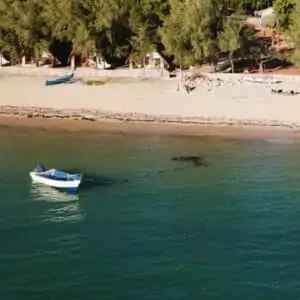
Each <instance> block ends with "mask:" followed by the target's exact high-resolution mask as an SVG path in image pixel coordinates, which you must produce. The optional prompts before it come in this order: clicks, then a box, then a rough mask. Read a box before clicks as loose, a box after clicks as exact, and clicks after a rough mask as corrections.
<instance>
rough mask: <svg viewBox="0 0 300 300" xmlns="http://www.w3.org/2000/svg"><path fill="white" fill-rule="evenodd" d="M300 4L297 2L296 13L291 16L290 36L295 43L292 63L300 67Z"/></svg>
mask: <svg viewBox="0 0 300 300" xmlns="http://www.w3.org/2000/svg"><path fill="white" fill-rule="evenodd" d="M299 16H300V2H299V1H297V3H296V5H295V7H294V11H293V13H292V14H291V24H290V28H289V29H290V30H289V31H290V35H291V37H292V40H293V42H294V46H295V49H294V53H293V55H292V62H293V63H294V64H295V65H296V66H298V67H300V18H299Z"/></svg>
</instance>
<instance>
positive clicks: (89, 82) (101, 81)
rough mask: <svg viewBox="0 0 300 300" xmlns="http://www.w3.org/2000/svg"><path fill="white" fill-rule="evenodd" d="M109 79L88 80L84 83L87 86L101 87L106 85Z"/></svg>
mask: <svg viewBox="0 0 300 300" xmlns="http://www.w3.org/2000/svg"><path fill="white" fill-rule="evenodd" d="M108 81H109V80H108V79H88V80H86V81H85V82H84V83H85V84H86V85H96V86H99V85H104V84H106V83H108Z"/></svg>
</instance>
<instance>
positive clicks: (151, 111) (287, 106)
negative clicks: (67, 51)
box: [0, 76, 300, 127]
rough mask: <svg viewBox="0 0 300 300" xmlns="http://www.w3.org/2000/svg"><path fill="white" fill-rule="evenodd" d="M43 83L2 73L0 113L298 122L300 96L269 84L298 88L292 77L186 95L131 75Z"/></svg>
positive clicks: (171, 84) (170, 83)
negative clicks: (91, 82)
mask: <svg viewBox="0 0 300 300" xmlns="http://www.w3.org/2000/svg"><path fill="white" fill-rule="evenodd" d="M222 78H224V76H223V77H222ZM228 78H229V77H228ZM44 83H45V78H43V77H16V76H15V77H12V76H6V77H2V78H1V80H0V93H1V97H0V106H2V112H3V106H18V107H33V106H34V107H36V108H53V109H57V110H64V111H68V110H88V111H89V112H86V114H91V112H93V111H95V110H99V111H104V112H106V113H107V114H109V113H111V114H113V113H118V114H133V115H131V116H132V118H134V114H143V115H147V116H148V117H149V119H151V116H152V117H153V119H154V120H156V121H160V120H161V119H162V118H163V119H164V121H166V120H168V119H170V120H172V121H176V120H177V121H179V122H183V121H184V120H189V122H190V121H193V122H194V123H199V124H200V123H201V124H203V123H209V124H215V125H218V124H219V125H225V124H228V125H232V124H237V125H282V126H289V127H298V126H300V95H296V96H284V95H276V94H275V95H274V94H272V93H271V89H272V88H278V87H280V88H283V89H284V90H290V89H293V90H294V91H300V84H299V83H298V82H297V80H293V81H292V80H289V79H286V80H285V82H284V83H282V84H276V85H272V84H270V85H265V84H250V83H245V82H243V83H239V82H237V81H234V82H233V83H231V84H230V83H227V84H225V85H224V86H221V87H215V88H214V89H212V90H211V91H209V90H208V89H207V88H206V87H197V88H196V89H195V90H194V91H192V92H191V93H190V94H184V93H183V92H177V91H176V88H177V83H178V81H177V80H154V79H153V80H149V81H148V80H145V81H138V80H134V79H133V80H129V81H127V82H120V83H118V81H117V80H114V82H112V83H107V84H105V85H103V86H86V85H83V84H82V83H80V82H77V83H74V84H69V85H59V86H53V87H46V86H45V85H44ZM6 111H7V110H6ZM31 111H34V110H33V109H31ZM0 112H1V109H0ZM45 112H47V110H45ZM107 114H106V115H107ZM137 119H138V118H137Z"/></svg>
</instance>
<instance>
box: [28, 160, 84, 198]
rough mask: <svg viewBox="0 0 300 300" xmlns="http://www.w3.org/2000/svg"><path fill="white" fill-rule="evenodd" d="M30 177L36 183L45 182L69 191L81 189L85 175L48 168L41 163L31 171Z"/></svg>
mask: <svg viewBox="0 0 300 300" xmlns="http://www.w3.org/2000/svg"><path fill="white" fill-rule="evenodd" d="M30 177H31V179H32V181H33V182H35V183H40V184H44V185H47V186H50V187H53V188H57V189H61V190H64V191H67V192H76V191H77V190H78V189H79V186H80V184H81V181H82V178H83V175H82V174H69V173H66V172H64V171H60V170H57V169H49V170H46V168H45V167H44V166H43V165H40V164H39V165H38V166H37V167H36V169H35V170H33V171H32V172H30Z"/></svg>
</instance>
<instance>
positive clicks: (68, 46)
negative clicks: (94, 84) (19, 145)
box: [0, 0, 300, 66]
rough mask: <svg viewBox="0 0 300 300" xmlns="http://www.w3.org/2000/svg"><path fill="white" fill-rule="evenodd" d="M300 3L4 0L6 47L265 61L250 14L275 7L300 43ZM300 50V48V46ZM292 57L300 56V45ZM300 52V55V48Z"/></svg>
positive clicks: (186, 61) (112, 57) (22, 52)
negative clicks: (249, 21)
mask: <svg viewBox="0 0 300 300" xmlns="http://www.w3.org/2000/svg"><path fill="white" fill-rule="evenodd" d="M299 2H300V0H257V1H254V0H44V1H40V0H0V15H1V19H0V52H1V53H3V54H4V55H5V56H6V57H7V58H9V60H10V61H11V62H13V63H14V62H20V60H21V57H23V56H27V57H28V56H31V57H34V58H35V60H36V61H38V59H39V57H40V56H41V53H42V52H43V51H45V50H46V51H47V50H50V51H51V52H52V53H54V54H55V56H57V57H58V58H59V59H60V60H61V61H64V62H68V61H69V60H70V57H71V56H77V57H78V56H81V57H88V56H90V55H97V56H100V57H103V58H104V59H105V60H106V61H107V62H109V63H110V64H112V65H122V64H124V63H126V62H127V61H128V59H129V58H132V59H134V60H135V61H139V62H140V63H143V60H144V58H145V54H146V53H147V52H149V51H152V50H154V51H159V52H160V53H161V54H162V55H163V56H164V57H165V58H166V59H167V61H168V62H169V63H170V64H172V63H173V64H177V65H181V66H188V65H190V64H196V63H211V64H214V65H216V63H217V62H218V61H219V60H220V59H221V57H222V56H224V55H227V56H229V57H231V58H232V59H234V58H235V57H245V56H246V57H251V58H253V59H259V58H260V56H261V55H263V54H264V53H265V51H266V47H265V45H263V44H262V43H261V42H260V41H258V40H257V39H256V38H255V35H254V31H253V30H251V29H250V28H248V27H246V26H245V25H244V22H243V20H244V16H245V15H246V14H253V13H254V11H255V10H257V9H263V8H266V7H269V6H272V5H274V8H275V10H276V12H277V13H278V22H277V25H278V24H279V25H280V27H281V28H283V29H284V30H287V31H288V30H290V29H292V30H291V32H292V34H291V36H292V38H293V39H294V41H295V43H296V46H300V36H299V32H300V21H299V20H300V8H299V7H300V3H299ZM298 48H299V47H298ZM298 48H296V51H295V53H294V55H293V59H294V60H295V61H297V62H298V61H300V54H299V53H300V50H298ZM298 52H299V53H298Z"/></svg>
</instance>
